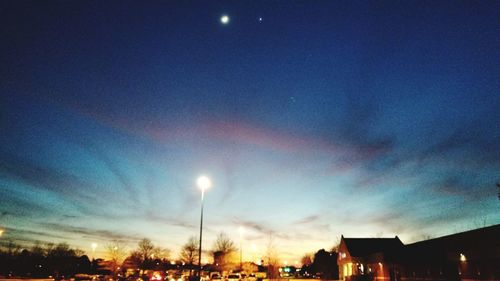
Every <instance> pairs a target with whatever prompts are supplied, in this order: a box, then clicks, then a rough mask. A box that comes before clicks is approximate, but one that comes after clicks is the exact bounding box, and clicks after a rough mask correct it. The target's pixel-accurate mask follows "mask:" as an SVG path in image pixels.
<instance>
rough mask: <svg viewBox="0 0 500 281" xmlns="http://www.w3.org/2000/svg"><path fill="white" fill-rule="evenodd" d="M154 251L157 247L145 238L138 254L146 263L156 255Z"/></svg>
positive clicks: (138, 249)
mask: <svg viewBox="0 0 500 281" xmlns="http://www.w3.org/2000/svg"><path fill="white" fill-rule="evenodd" d="M154 249H155V247H154V245H153V243H152V242H151V240H149V239H147V238H144V239H142V240H141V241H139V244H138V247H137V251H136V252H137V253H138V254H139V255H140V257H141V259H142V261H145V260H147V259H150V258H152V257H153V256H152V255H153V254H154V252H153V251H154Z"/></svg>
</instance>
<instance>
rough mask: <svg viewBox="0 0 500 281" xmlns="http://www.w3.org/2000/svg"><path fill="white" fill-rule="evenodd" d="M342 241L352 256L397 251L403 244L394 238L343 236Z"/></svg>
mask: <svg viewBox="0 0 500 281" xmlns="http://www.w3.org/2000/svg"><path fill="white" fill-rule="evenodd" d="M342 238H343V239H344V243H345V245H346V247H347V249H348V250H349V254H350V255H351V256H353V257H361V256H366V255H370V254H373V253H378V252H386V251H397V250H400V249H401V248H402V247H403V246H404V245H403V242H401V240H399V238H398V237H397V236H396V237H394V238H344V237H342Z"/></svg>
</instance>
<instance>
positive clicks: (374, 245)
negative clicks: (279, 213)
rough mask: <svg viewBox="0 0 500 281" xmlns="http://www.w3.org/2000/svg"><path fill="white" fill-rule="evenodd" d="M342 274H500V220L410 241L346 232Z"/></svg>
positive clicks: (396, 278)
mask: <svg viewBox="0 0 500 281" xmlns="http://www.w3.org/2000/svg"><path fill="white" fill-rule="evenodd" d="M337 264H338V267H339V278H340V279H341V280H350V281H354V280H367V281H368V280H370V281H371V280H387V281H400V280H401V281H405V280H408V281H413V280H428V281H445V280H450V281H451V280H462V281H479V280H489V281H490V280H491V281H499V280H500V225H493V226H489V227H484V228H479V229H474V230H470V231H465V232H461V233H456V234H452V235H447V236H442V237H438V238H434V239H429V240H424V241H420V242H416V243H412V244H408V245H404V244H403V243H402V242H401V240H399V238H398V237H397V236H396V237H394V238H345V237H344V236H342V238H341V240H340V245H339V253H338V258H337Z"/></svg>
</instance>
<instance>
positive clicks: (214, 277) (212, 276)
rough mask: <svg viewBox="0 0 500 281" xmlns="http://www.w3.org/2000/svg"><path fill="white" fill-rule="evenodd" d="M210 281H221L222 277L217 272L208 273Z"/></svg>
mask: <svg viewBox="0 0 500 281" xmlns="http://www.w3.org/2000/svg"><path fill="white" fill-rule="evenodd" d="M210 280H217V281H219V280H222V276H221V275H220V273H218V272H212V273H210Z"/></svg>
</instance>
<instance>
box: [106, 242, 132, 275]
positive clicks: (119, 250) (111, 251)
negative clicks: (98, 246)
mask: <svg viewBox="0 0 500 281" xmlns="http://www.w3.org/2000/svg"><path fill="white" fill-rule="evenodd" d="M106 250H107V256H108V259H109V260H108V266H107V267H108V269H109V270H110V271H111V272H113V274H114V276H115V277H116V274H117V272H118V269H119V267H120V265H121V264H122V263H123V261H124V260H125V257H126V256H127V254H126V252H127V251H126V249H125V246H124V245H123V244H122V243H120V242H119V241H113V242H112V243H111V244H109V245H108V246H107V247H106Z"/></svg>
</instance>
